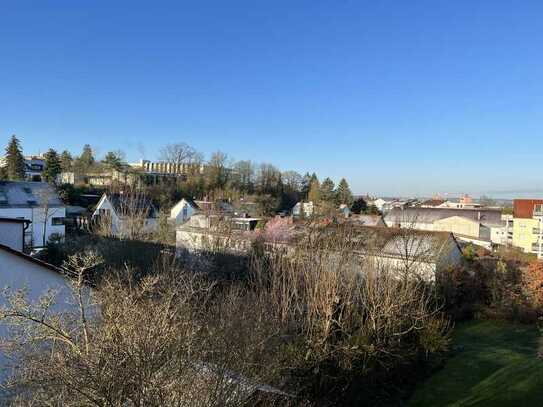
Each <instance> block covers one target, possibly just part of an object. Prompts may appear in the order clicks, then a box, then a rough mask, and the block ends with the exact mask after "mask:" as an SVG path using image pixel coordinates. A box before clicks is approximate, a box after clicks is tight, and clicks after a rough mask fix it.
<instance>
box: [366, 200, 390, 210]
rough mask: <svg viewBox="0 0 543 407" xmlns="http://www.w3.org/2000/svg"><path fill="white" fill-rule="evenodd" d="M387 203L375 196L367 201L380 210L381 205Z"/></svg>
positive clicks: (381, 208)
mask: <svg viewBox="0 0 543 407" xmlns="http://www.w3.org/2000/svg"><path fill="white" fill-rule="evenodd" d="M386 203H387V201H385V200H384V199H383V198H377V199H375V200H373V201H371V202H368V205H373V206H375V207H376V208H377V209H379V211H380V212H383V207H384V205H385V204H386Z"/></svg>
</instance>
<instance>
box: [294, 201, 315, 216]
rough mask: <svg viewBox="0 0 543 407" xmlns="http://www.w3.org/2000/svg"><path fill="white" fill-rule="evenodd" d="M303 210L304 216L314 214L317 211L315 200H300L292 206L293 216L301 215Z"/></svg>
mask: <svg viewBox="0 0 543 407" xmlns="http://www.w3.org/2000/svg"><path fill="white" fill-rule="evenodd" d="M302 212H303V216H313V213H314V212H315V206H314V205H313V202H312V201H310V202H298V203H297V204H296V205H294V207H293V208H292V216H295V217H301V216H302Z"/></svg>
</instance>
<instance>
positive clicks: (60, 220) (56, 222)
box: [51, 218, 64, 226]
mask: <svg viewBox="0 0 543 407" xmlns="http://www.w3.org/2000/svg"><path fill="white" fill-rule="evenodd" d="M51 225H53V226H61V225H64V218H52V219H51Z"/></svg>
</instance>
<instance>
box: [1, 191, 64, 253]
mask: <svg viewBox="0 0 543 407" xmlns="http://www.w3.org/2000/svg"><path fill="white" fill-rule="evenodd" d="M0 217H2V218H12V219H25V220H27V221H30V222H31V223H30V226H29V227H28V229H27V230H26V232H25V246H26V247H28V248H32V247H42V246H44V245H45V244H47V242H48V241H49V240H51V239H63V238H64V235H65V227H64V218H65V217H66V206H65V205H64V204H63V203H62V201H61V199H60V197H59V196H58V193H57V191H56V190H55V188H54V187H53V186H51V185H50V184H47V183H45V182H19V181H1V182H0Z"/></svg>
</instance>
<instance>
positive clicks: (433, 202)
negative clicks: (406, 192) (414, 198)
mask: <svg viewBox="0 0 543 407" xmlns="http://www.w3.org/2000/svg"><path fill="white" fill-rule="evenodd" d="M446 202H447V201H446V200H445V199H441V198H437V197H436V198H432V199H428V200H426V201H423V202H422V203H421V204H420V207H421V208H439V207H441V205H443V204H444V203H446Z"/></svg>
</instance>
